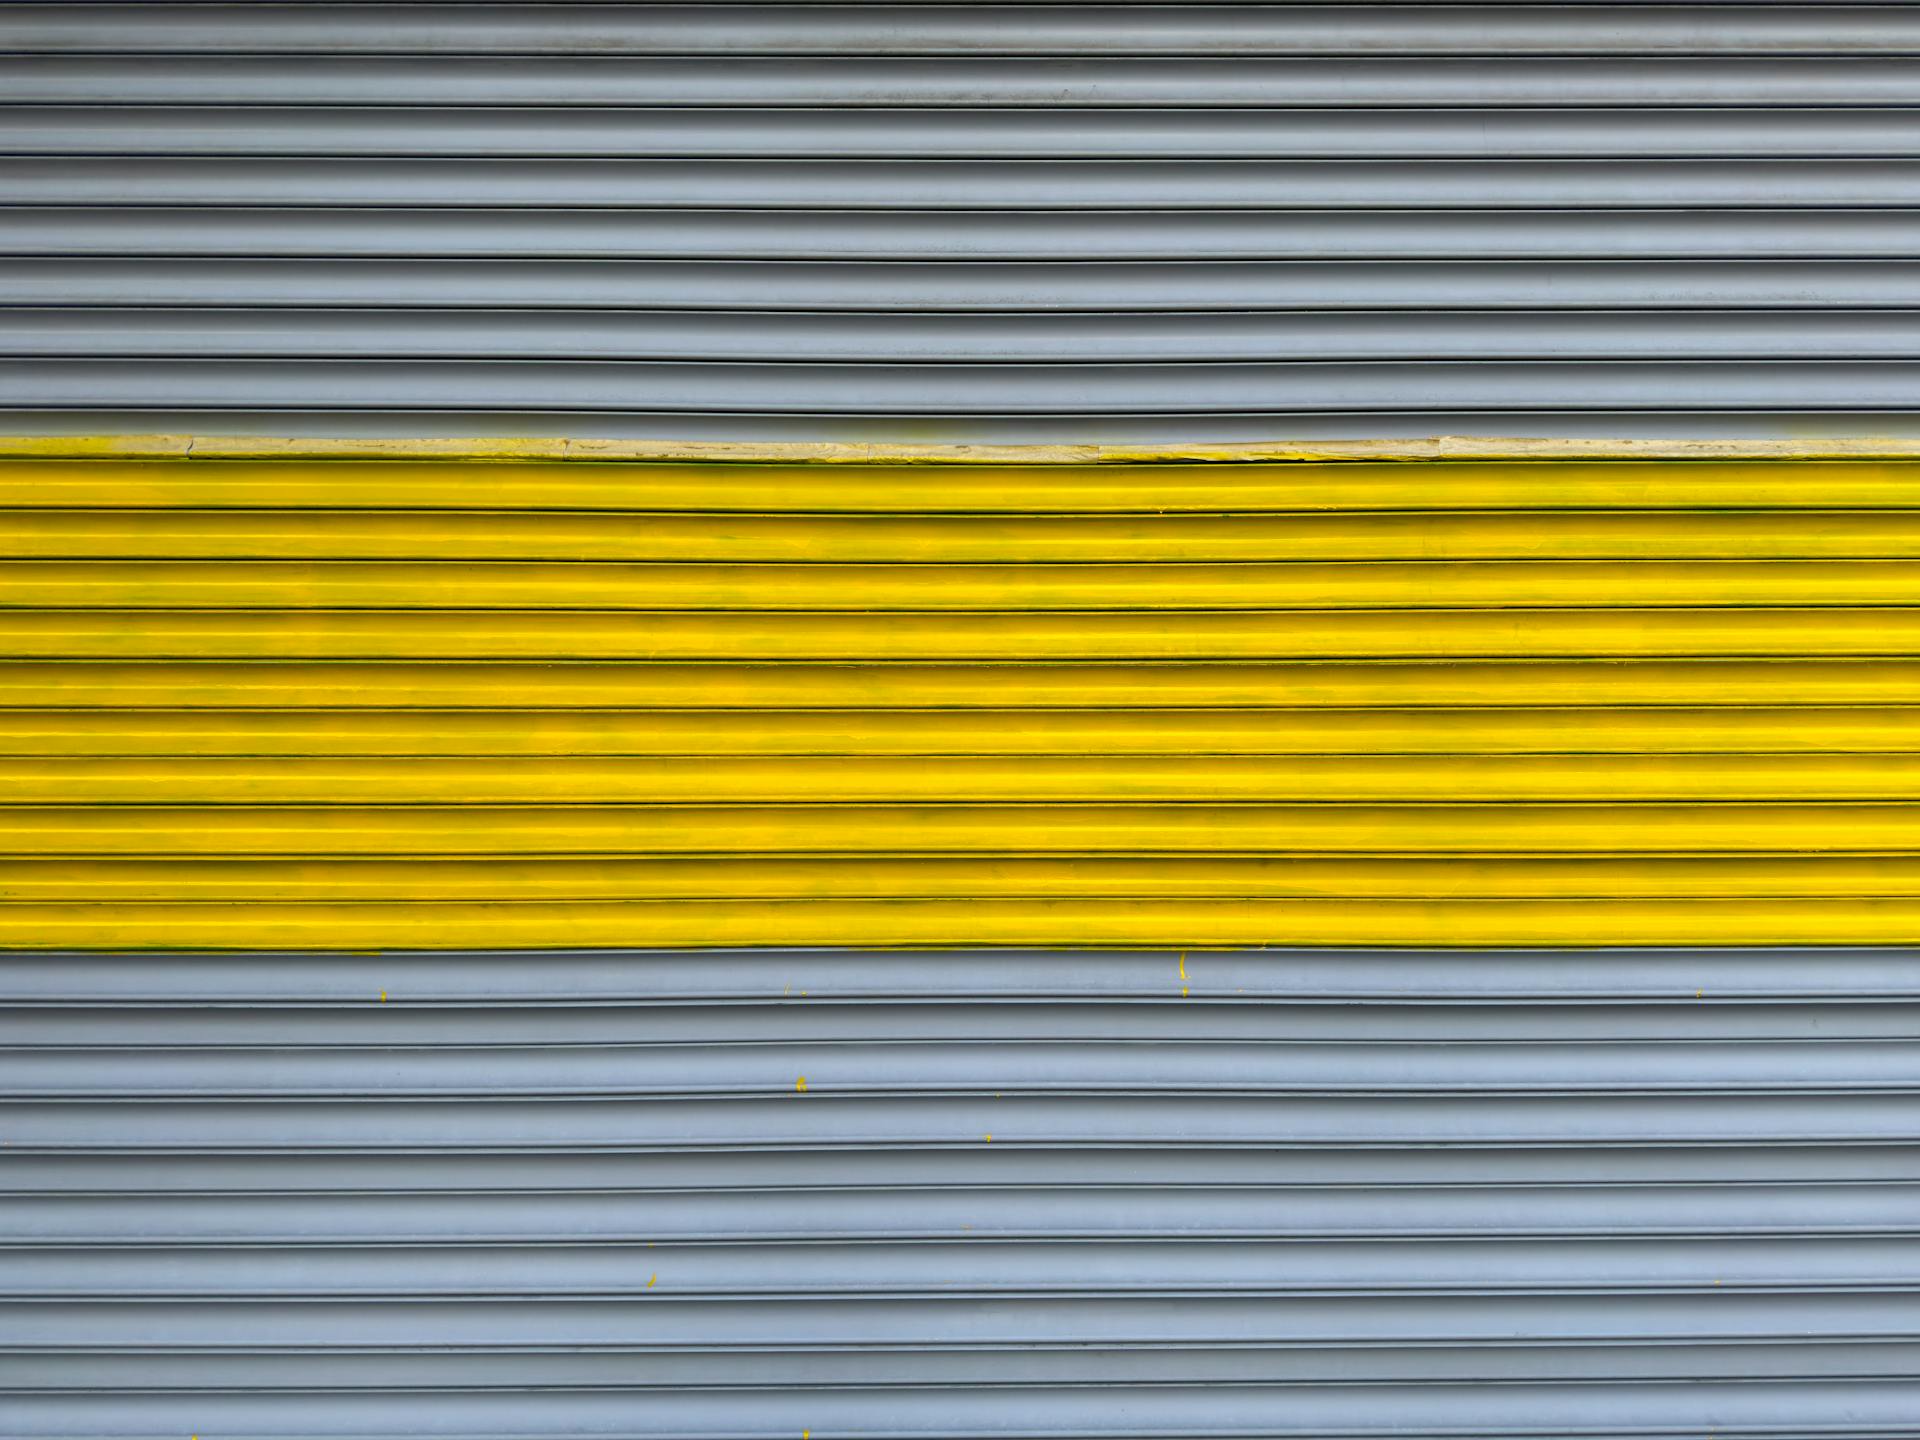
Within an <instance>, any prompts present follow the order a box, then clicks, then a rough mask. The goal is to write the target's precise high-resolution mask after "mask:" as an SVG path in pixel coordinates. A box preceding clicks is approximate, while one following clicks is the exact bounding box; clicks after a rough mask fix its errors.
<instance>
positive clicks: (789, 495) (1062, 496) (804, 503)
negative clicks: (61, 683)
mask: <svg viewBox="0 0 1920 1440" xmlns="http://www.w3.org/2000/svg"><path fill="white" fill-rule="evenodd" d="M75 506H79V507H92V506H98V507H103V508H114V507H145V506H171V507H185V508H199V507H219V506H224V507H240V508H264V509H278V508H290V509H374V510H391V509H396V508H401V509H428V508H435V509H450V510H472V509H482V508H483V509H506V510H511V509H533V510H592V511H667V512H674V511H678V512H712V511H732V512H736V513H821V514H835V513H838V514H898V513H902V512H908V511H911V512H914V513H922V514H937V513H951V514H1047V513H1080V514H1192V513H1203V514H1204V513H1208V512H1223V511H1234V512H1263V511H1265V512H1277V511H1335V510H1509V509H1513V510H1552V509H1595V508H1626V509H1644V508H1648V507H1672V508H1697V509H1724V508H1728V507H1739V508H1742V509H1787V510H1798V509H1804V508H1811V509H1838V508H1853V507H1867V508H1875V509H1878V508H1890V507H1891V508H1898V507H1920V460H1680V461H1672V460H1600V461H1579V460H1519V461H1504V460H1471V461H1460V460H1422V461H1406V460H1401V461H1388V462H1366V461H1359V462H1354V461H1340V462H1334V463H1329V464H1316V463H1312V462H1288V463H1280V464H1239V463H1224V464H1223V463H1212V464H1190V465H1179V464H1174V465H1165V464H1122V465H1113V464H1107V465H1058V464H1040V465H1022V464H1018V463H1014V464H956V465H889V464H811V465H810V464H754V463H739V464H710V463H708V464H703V463H693V464H648V463H641V462H634V463H626V462H614V463H595V462H590V461H580V460H567V461H544V462H543V461H514V460H502V461H488V462H478V463H476V462H473V461H462V460H442V461H433V460H389V461H378V460H301V459H282V460H218V459H186V458H175V459H162V460H124V459H123V460H112V459H106V460H86V459H80V460H61V459H35V458H10V459H5V460H4V461H0V508H28V507H37V508H70V507H75Z"/></svg>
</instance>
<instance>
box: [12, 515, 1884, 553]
mask: <svg viewBox="0 0 1920 1440" xmlns="http://www.w3.org/2000/svg"><path fill="white" fill-rule="evenodd" d="M0 556H6V557H8V558H10V559H121V558H130V559H154V560H200V559H215V560H253V559H282V560H422V561H471V560H598V561H636V562H647V563H652V562H666V563H686V562H712V563H716V564H731V565H737V564H763V563H764V564H827V565H865V564H913V565H956V564H958V565H982V564H985V565H1023V564H1041V563H1045V564H1060V563H1065V564H1126V565H1138V564H1237V563H1243V562H1259V561H1358V560H1368V561H1375V560H1378V561H1407V560H1513V559H1518V560H1674V559H1703V560H1805V559H1894V558H1904V559H1913V558H1915V557H1920V510H1878V511H1876V510H1833V511H1819V510H1796V511H1757V512H1741V511H1721V512H1702V511H1689V510H1680V511H1654V512H1634V511H1600V512H1594V511H1558V512H1540V511H1519V512H1514V511H1491V512H1479V513H1447V512H1424V513H1404V512H1402V513H1387V514H1296V515H1280V516H1273V515H1233V516H1193V515H1155V516H1089V515H1074V516H1022V517H1010V518H982V517H966V516H952V515H932V516H929V515H905V516H897V515H890V516H817V515H799V516H758V515H725V514H722V515H646V516H636V515H604V514H602V515H583V514H552V513H547V512H540V511H534V512H527V511H487V512H447V511H438V512H384V513H364V512H361V513H356V512H350V511H298V510H294V511H286V510H282V511H268V512H260V511H220V510H212V511H208V510H200V511H194V510H168V509H154V510H146V511H138V510H133V511H114V510H13V511H8V510H4V509H0Z"/></svg>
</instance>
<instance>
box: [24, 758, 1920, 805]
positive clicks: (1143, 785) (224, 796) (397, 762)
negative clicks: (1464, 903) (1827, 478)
mask: <svg viewBox="0 0 1920 1440" xmlns="http://www.w3.org/2000/svg"><path fill="white" fill-rule="evenodd" d="M0 795H4V796H5V797H6V799H7V801H8V802H9V803H12V804H16V805H111V804H140V805H147V804H167V805H200V804H219V805H227V804H235V805H326V804H336V803H337V804H353V805H416V804H418V805H519V804H546V805H593V804H701V805H706V804H715V805H735V804H748V805H752V804H806V805H845V804H954V803H975V802H979V803H990V804H1033V803H1038V802H1050V801H1065V802H1073V803H1082V804H1130V803H1134V802H1178V803H1209V802H1211V803H1217V804H1245V803H1308V804H1319V803H1328V802H1332V803H1355V802H1359V803H1378V804H1393V803H1400V802H1406V803H1422V804H1424V803H1429V802H1440V803H1448V804H1457V803H1475V802H1479V803H1499V802H1504V801H1513V802H1520V803H1525V802H1530V801H1562V800H1566V801H1590V800H1591V801H1617V802H1639V801H1650V800H1651V801H1669V800H1698V801H1703V802H1713V801H1727V800H1741V801H1770V800H1772V801H1794V802H1798V801H1805V800H1836V801H1880V800H1920V755H1915V754H1905V755H1899V754H1894V755H1788V756H1779V755H1742V756H1698V755H1685V756H1627V755H1550V756H1539V755H1530V756H1483V757H1475V756H1452V755H1445V756H1425V757H1407V756H1378V755H1374V756H1342V755H1320V756H1301V757H1292V758H1263V757H1252V756H1242V757H1233V756H1210V757H1195V756H1174V757H1152V758H1142V757H1132V758H1129V757H1115V756H1084V755H1046V756H1034V757H1019V756H1008V757H986V756H940V757H920V758H914V757H905V756H902V757H896V758H886V757H844V758H843V757H831V756H799V757H791V758H786V759H761V758H737V757H725V756H695V757H685V758H678V759H665V758H662V759H640V758H632V757H623V758H610V757H609V758H597V759H580V758H540V759H531V760H529V759H512V758H501V757H497V756H491V757H480V758H432V757H422V756H410V757H406V758H394V759H384V760H383V759H371V758H366V759H337V760H320V759H292V758H275V759H227V760H216V759H173V758H166V757H154V758H148V759H102V758H84V759H65V760H54V759H47V758H40V759H32V760H28V759H14V760H7V759H0Z"/></svg>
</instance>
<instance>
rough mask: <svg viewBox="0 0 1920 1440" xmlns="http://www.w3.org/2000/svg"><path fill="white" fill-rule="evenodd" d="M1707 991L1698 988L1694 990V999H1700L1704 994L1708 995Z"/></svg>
mask: <svg viewBox="0 0 1920 1440" xmlns="http://www.w3.org/2000/svg"><path fill="white" fill-rule="evenodd" d="M1706 993H1707V992H1706V991H1705V990H1696V991H1694V992H1693V998H1694V999H1696V1000H1699V999H1701V998H1702V997H1704V996H1705V995H1706Z"/></svg>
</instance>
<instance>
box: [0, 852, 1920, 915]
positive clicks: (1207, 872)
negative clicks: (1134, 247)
mask: <svg viewBox="0 0 1920 1440" xmlns="http://www.w3.org/2000/svg"><path fill="white" fill-rule="evenodd" d="M1794 895H1805V896H1818V897H1826V898H1830V899H1831V898H1842V899H1844V898H1849V897H1875V896H1877V897H1883V898H1902V897H1920V857H1913V856H1866V857H1861V856H1832V855H1816V856H1793V857H1791V858H1778V857H1773V858H1762V859H1755V858H1751V857H1738V858H1713V859H1698V858H1685V859H1672V858H1653V859H1631V860H1623V859H1608V858H1598V859H1596V858H1583V859H1577V860H1564V859H1559V860H1542V859H1498V858H1496V859H1477V858H1470V857H1469V858H1459V857H1449V858H1446V859H1425V860H1408V859H1384V860H1383V859H1348V858H1342V859H1313V858H1298V859H1296V858H1288V859H1248V858H1245V857H1241V856H1201V857H1174V858H1154V859H1146V860H1112V859H1069V860H1062V859H1044V858H1042V859H1032V858H1004V857H996V858H992V859H975V860H950V859H918V860H899V859H884V858H873V857H866V856H863V857H860V858H858V859H852V860H844V859H834V860H779V859H767V858H764V857H760V856H750V857H745V858H729V859H671V858H669V859H643V860H604V859H592V860H564V859H563V860H527V859H507V860H419V859H413V860H4V861H0V905H5V904H19V903H41V902H49V901H65V902H71V903H76V904H102V903H109V902H119V903H124V902H127V901H147V902H155V903H165V902H180V901H197V902H206V901H232V902H235V903H242V902H244V903H247V904H254V905H258V904H261V903H263V902H266V903H279V902H302V903H310V902H314V901H336V902H337V901H367V902H371V901H384V902H403V901H404V902H406V903H409V904H416V903H432V902H438V901H449V900H456V901H469V902H471V901H512V902H522V901H545V902H551V901H556V900H571V901H604V900H833V899H839V900H846V899H936V898H939V899H974V898H1001V899H1008V898H1027V899H1061V898H1080V899H1087V898H1099V897H1112V898H1116V899H1136V900H1137V899H1178V898H1188V899H1206V898H1211V899H1229V900H1239V899H1260V898H1268V899H1273V898H1296V899H1314V898H1321V899H1351V900H1405V899H1477V900H1490V899H1531V900H1541V899H1548V900H1551V899H1621V900H1626V899H1675V898H1678V899H1688V898H1691V899H1730V898H1760V899H1764V898H1769V897H1773V898H1779V897H1785V896H1794Z"/></svg>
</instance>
